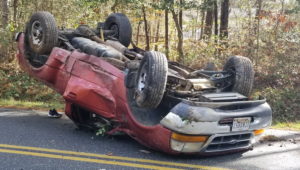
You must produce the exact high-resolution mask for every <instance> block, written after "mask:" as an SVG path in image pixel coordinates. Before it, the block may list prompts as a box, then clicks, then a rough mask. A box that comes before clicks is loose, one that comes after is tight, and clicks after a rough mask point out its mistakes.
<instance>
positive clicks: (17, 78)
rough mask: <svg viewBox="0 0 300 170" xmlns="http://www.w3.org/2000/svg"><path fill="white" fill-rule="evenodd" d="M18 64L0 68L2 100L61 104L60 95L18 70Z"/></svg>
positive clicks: (0, 93)
mask: <svg viewBox="0 0 300 170" xmlns="http://www.w3.org/2000/svg"><path fill="white" fill-rule="evenodd" d="M17 67H18V66H17V64H16V63H10V64H5V65H3V64H2V65H1V66H0V86H1V88H0V95H1V98H2V99H14V100H27V101H42V102H61V101H63V100H62V98H61V97H60V95H59V94H57V93H56V92H55V91H53V90H52V89H50V88H48V87H47V86H45V85H43V84H42V83H41V82H39V81H36V80H34V79H33V78H31V77H29V75H27V74H26V73H24V72H23V71H21V70H19V69H16V68H17Z"/></svg>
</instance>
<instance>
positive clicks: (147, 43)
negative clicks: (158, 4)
mask: <svg viewBox="0 0 300 170" xmlns="http://www.w3.org/2000/svg"><path fill="white" fill-rule="evenodd" d="M142 12H143V18H144V24H145V25H144V28H145V36H146V49H145V50H146V51H149V50H150V39H149V31H148V21H147V18H146V17H147V16H146V11H145V6H143V7H142Z"/></svg>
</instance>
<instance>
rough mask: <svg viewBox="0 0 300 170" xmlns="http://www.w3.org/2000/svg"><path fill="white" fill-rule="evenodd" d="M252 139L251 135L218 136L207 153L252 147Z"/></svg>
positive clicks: (208, 147) (207, 148) (209, 146)
mask: <svg viewBox="0 0 300 170" xmlns="http://www.w3.org/2000/svg"><path fill="white" fill-rule="evenodd" d="M251 138H252V134H251V133H246V134H236V135H228V136H217V137H215V138H214V139H213V140H212V141H211V143H210V144H209V145H208V146H207V147H206V149H205V152H222V151H228V150H234V149H243V148H247V147H249V145H250V140H251Z"/></svg>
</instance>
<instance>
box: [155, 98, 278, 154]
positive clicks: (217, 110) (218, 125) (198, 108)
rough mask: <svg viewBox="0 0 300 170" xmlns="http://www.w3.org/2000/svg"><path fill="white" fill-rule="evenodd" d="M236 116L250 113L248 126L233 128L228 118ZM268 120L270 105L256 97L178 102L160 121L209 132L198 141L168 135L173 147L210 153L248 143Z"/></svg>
mask: <svg viewBox="0 0 300 170" xmlns="http://www.w3.org/2000/svg"><path fill="white" fill-rule="evenodd" d="M239 117H251V123H250V126H249V129H247V130H246V131H238V132H233V131H232V122H231V121H230V120H233V119H234V118H239ZM224 120H225V121H224ZM271 122H272V110H271V108H270V106H269V105H268V104H267V103H266V101H265V100H257V101H240V102H222V103H220V102H215V103H213V102H210V103H205V102H203V103H201V102H198V103H189V102H181V103H179V104H178V105H176V106H175V107H174V108H173V109H171V111H170V112H169V113H168V114H167V115H166V116H165V117H164V118H163V119H162V120H161V122H160V123H161V124H162V125H163V126H164V127H166V128H168V129H170V130H172V131H173V132H176V133H180V134H185V135H193V136H195V135H206V136H209V138H208V139H207V141H206V142H204V143H202V144H200V143H198V144H197V143H182V142H179V141H174V140H173V139H171V148H172V149H173V150H176V151H179V152H207V153H212V152H223V151H232V150H239V149H246V148H249V147H251V144H252V140H253V138H254V134H253V131H254V130H258V129H263V128H266V127H268V126H270V125H271ZM196 145H197V146H196Z"/></svg>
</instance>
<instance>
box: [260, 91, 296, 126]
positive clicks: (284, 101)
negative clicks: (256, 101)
mask: <svg viewBox="0 0 300 170" xmlns="http://www.w3.org/2000/svg"><path fill="white" fill-rule="evenodd" d="M255 95H262V96H265V97H266V98H267V101H268V102H269V104H270V105H271V108H272V110H273V120H274V121H275V123H277V122H291V121H292V122H293V121H297V120H300V89H299V88H297V89H293V88H286V89H276V88H265V89H263V90H262V91H260V92H256V93H255Z"/></svg>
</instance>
